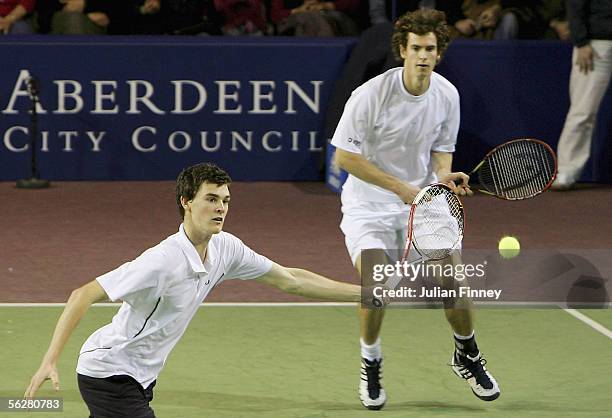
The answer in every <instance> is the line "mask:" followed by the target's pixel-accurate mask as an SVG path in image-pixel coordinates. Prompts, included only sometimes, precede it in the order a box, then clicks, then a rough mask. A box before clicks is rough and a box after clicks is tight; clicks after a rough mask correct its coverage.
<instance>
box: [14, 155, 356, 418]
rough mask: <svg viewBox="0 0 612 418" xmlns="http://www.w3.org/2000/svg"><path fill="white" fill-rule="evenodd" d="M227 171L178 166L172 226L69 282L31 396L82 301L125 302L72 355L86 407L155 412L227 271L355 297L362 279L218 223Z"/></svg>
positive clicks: (94, 412)
mask: <svg viewBox="0 0 612 418" xmlns="http://www.w3.org/2000/svg"><path fill="white" fill-rule="evenodd" d="M230 181H231V180H230V177H229V175H228V174H227V173H226V172H225V171H223V170H222V169H220V168H219V167H217V166H215V165H213V164H198V165H195V166H192V167H189V168H186V169H185V170H183V172H182V173H181V174H180V175H179V177H178V180H177V183H176V201H177V204H178V208H179V211H180V214H181V218H182V220H183V223H182V224H181V225H180V227H179V230H178V232H177V233H175V234H174V235H171V236H169V237H168V238H166V239H165V240H164V241H162V242H161V243H159V244H158V245H156V246H155V247H153V248H150V249H148V250H146V251H145V252H144V253H142V254H141V255H140V256H139V257H137V258H136V259H135V260H133V261H130V262H128V263H125V264H123V265H122V266H120V267H119V268H117V269H115V270H113V271H111V272H109V273H106V274H104V275H102V276H100V277H98V278H96V279H95V280H93V281H91V282H90V283H88V284H86V285H84V286H83V287H80V288H78V289H76V290H74V291H73V292H72V294H71V295H70V298H69V299H68V303H67V304H66V307H65V308H64V311H63V313H62V315H61V316H60V318H59V320H58V323H57V326H56V328H55V331H54V333H53V337H52V339H51V343H50V345H49V348H48V350H47V352H46V354H45V356H44V358H43V360H42V363H41V365H40V367H39V369H38V371H37V372H36V373H35V374H34V377H32V380H31V382H30V385H29V387H28V389H27V390H26V392H25V396H26V397H28V398H31V397H34V395H35V394H36V391H37V390H38V389H39V387H40V386H41V384H42V383H43V382H44V381H45V380H48V379H50V380H51V381H52V384H53V387H54V388H55V389H56V390H59V376H58V371H57V362H58V359H59V357H60V354H61V353H62V350H63V348H64V346H65V344H66V342H67V341H68V338H69V337H70V335H71V334H72V332H73V331H74V329H75V328H76V326H77V324H78V323H79V321H80V319H81V318H82V317H83V315H85V312H87V309H88V308H89V307H90V306H91V305H92V304H93V303H95V302H100V301H104V300H107V299H110V300H112V301H116V300H119V299H120V300H122V301H123V304H122V305H121V308H120V309H119V311H118V313H117V314H116V315H115V316H114V317H113V320H112V322H111V323H110V324H108V325H106V326H104V327H102V328H100V329H98V330H97V331H95V332H94V333H93V334H92V335H91V336H90V337H89V338H88V339H87V341H85V344H83V347H82V348H81V351H80V353H79V359H78V364H77V374H78V384H79V390H80V391H81V395H82V397H83V399H84V401H85V403H86V404H87V407H88V408H89V411H90V413H91V415H90V417H105V418H110V417H112V418H115V417H122V418H125V417H130V418H140V417H154V416H155V414H154V412H153V409H152V408H151V407H150V406H149V402H150V401H151V400H152V399H153V386H155V381H156V379H157V376H158V375H159V373H160V371H161V369H162V367H163V365H164V363H165V361H166V358H167V357H168V355H169V354H170V351H172V349H173V348H174V346H175V345H176V343H177V342H178V340H179V339H180V338H181V336H182V335H183V333H184V332H185V329H186V328H187V325H188V324H189V321H190V320H191V318H193V316H194V314H195V313H196V312H197V310H198V306H199V305H200V303H201V302H202V301H203V300H204V299H205V298H206V296H207V295H208V294H209V292H210V291H211V290H212V289H213V288H214V287H215V286H217V285H218V284H220V283H221V282H223V281H224V280H229V279H234V278H239V279H243V280H248V279H256V280H258V281H259V282H262V283H267V284H269V285H272V286H275V287H277V288H279V289H281V290H283V291H285V292H289V293H293V294H297V295H302V296H307V297H311V298H316V299H330V300H336V301H359V300H360V295H361V292H360V289H361V288H360V287H359V286H356V285H352V284H348V283H342V282H337V281H333V280H330V279H327V278H325V277H322V276H319V275H317V274H314V273H311V272H309V271H306V270H301V269H296V268H287V267H283V266H280V265H278V264H276V263H274V262H272V261H270V260H269V259H268V258H266V257H264V256H262V255H259V254H257V253H256V252H254V251H253V250H251V249H250V248H249V247H247V246H246V245H245V244H244V243H243V242H242V241H240V240H239V239H238V238H236V237H235V236H233V235H232V234H229V233H227V232H222V229H223V223H224V221H225V218H226V216H227V212H228V208H229V203H230V192H229V188H228V186H229V184H230Z"/></svg>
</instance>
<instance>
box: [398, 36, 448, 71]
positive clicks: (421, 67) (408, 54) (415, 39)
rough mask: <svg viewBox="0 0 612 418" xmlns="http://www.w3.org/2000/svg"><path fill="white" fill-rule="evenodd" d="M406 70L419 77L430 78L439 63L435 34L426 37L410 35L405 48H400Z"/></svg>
mask: <svg viewBox="0 0 612 418" xmlns="http://www.w3.org/2000/svg"><path fill="white" fill-rule="evenodd" d="M400 54H401V56H402V58H403V59H404V68H405V69H406V71H407V72H408V73H409V74H412V75H416V76H417V77H419V76H422V77H428V76H430V75H431V72H432V71H433V69H434V67H435V66H436V64H437V63H438V59H439V58H440V55H439V53H438V40H437V38H436V35H435V34H434V33H433V32H429V33H427V34H425V35H417V34H416V33H409V34H408V40H407V42H406V46H405V47H400Z"/></svg>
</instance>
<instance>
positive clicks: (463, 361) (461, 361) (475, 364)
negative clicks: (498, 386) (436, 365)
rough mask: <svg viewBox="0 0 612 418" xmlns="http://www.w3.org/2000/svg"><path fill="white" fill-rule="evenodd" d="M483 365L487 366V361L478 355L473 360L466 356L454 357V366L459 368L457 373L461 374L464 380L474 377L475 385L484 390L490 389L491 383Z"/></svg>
mask: <svg viewBox="0 0 612 418" xmlns="http://www.w3.org/2000/svg"><path fill="white" fill-rule="evenodd" d="M485 364H487V360H486V359H485V358H484V357H483V356H482V354H480V353H479V354H478V356H477V357H476V359H474V360H471V359H470V358H469V357H467V356H461V355H455V366H459V373H461V375H462V376H463V378H464V379H469V378H471V377H474V379H475V380H476V383H478V384H479V385H480V386H482V387H483V388H485V389H491V388H492V387H493V383H492V382H491V379H489V376H488V375H487V369H486V367H485Z"/></svg>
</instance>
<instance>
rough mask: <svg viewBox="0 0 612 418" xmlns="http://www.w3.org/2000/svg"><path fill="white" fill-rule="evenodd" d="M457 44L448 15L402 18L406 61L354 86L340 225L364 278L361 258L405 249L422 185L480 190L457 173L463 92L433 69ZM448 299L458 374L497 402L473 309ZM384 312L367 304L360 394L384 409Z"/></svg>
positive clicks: (347, 114)
mask: <svg viewBox="0 0 612 418" xmlns="http://www.w3.org/2000/svg"><path fill="white" fill-rule="evenodd" d="M448 42H449V29H448V27H447V25H446V22H445V15H444V13H443V12H440V11H437V10H428V9H422V10H418V11H415V12H412V13H408V14H405V15H403V16H401V17H400V18H399V19H398V20H397V22H396V23H395V29H394V34H393V37H392V47H393V49H394V53H395V54H396V56H397V58H398V59H399V58H401V59H402V60H403V63H404V65H403V67H400V68H394V69H391V70H389V71H387V72H385V73H383V74H381V75H379V76H377V77H374V78H373V79H371V80H369V81H367V82H366V83H364V84H363V85H361V86H360V87H359V88H357V89H356V90H355V91H353V93H352V95H351V97H350V98H349V100H348V101H347V103H346V106H345V108H344V113H343V115H342V117H341V119H340V122H339V124H338V127H337V129H336V131H335V133H334V136H333V138H332V144H333V145H334V146H336V148H337V151H336V164H338V165H339V166H340V167H341V168H343V169H345V170H346V171H347V172H348V173H349V176H348V180H347V181H346V183H345V184H344V186H343V189H342V213H343V218H342V222H341V224H340V228H341V229H342V232H343V233H344V235H345V242H346V246H347V249H348V252H349V255H350V257H351V261H352V262H353V264H354V266H355V267H356V269H357V271H358V272H359V274H360V276H361V277H362V279H363V278H364V277H365V276H364V274H365V275H366V276H367V275H369V274H371V272H369V271H365V266H362V264H361V252H362V250H365V249H378V251H377V253H376V254H377V255H376V254H375V255H373V256H371V257H370V256H369V257H368V259H370V258H372V257H373V258H378V259H379V260H380V261H379V262H380V263H385V262H388V260H389V258H388V254H387V253H386V251H385V250H391V249H401V248H403V246H404V242H405V238H406V233H407V231H406V230H405V228H406V223H407V220H408V213H409V210H410V207H409V205H408V204H410V203H412V201H413V199H414V198H415V196H416V195H417V194H418V192H419V190H420V188H421V187H424V186H425V185H428V184H431V183H434V182H442V183H445V184H447V185H448V186H450V187H451V189H452V190H453V191H454V192H455V193H457V194H458V195H466V194H472V192H471V191H470V189H469V187H467V186H465V185H467V184H468V181H469V177H468V176H467V175H466V174H465V173H461V172H452V171H451V165H452V157H453V152H454V150H455V143H456V140H457V132H458V130H459V93H458V92H457V89H456V88H455V87H454V86H453V85H452V84H451V83H450V82H449V81H448V80H446V79H445V78H444V77H442V76H441V75H439V74H437V73H435V72H434V71H433V70H434V67H435V66H436V64H437V63H438V62H439V61H440V59H441V57H442V54H443V53H444V51H445V50H446V48H447V46H448ZM458 185H459V186H458ZM370 261H372V260H370ZM372 262H373V261H372ZM377 264H378V263H377ZM362 270H364V271H362ZM445 302H447V303H445V310H446V317H447V319H448V321H449V323H450V325H451V327H452V329H453V330H454V337H455V338H454V341H455V352H454V354H453V357H452V360H451V366H452V368H453V371H454V372H455V373H456V374H457V375H458V376H461V377H463V378H464V379H466V380H467V382H468V383H469V385H470V387H471V389H472V391H473V392H474V394H475V395H476V396H478V397H479V398H480V399H483V400H486V401H489V400H493V399H496V398H497V397H498V396H499V393H500V392H499V387H498V385H497V383H496V381H495V379H494V378H493V377H492V376H491V374H490V373H489V372H488V371H487V370H486V368H485V367H484V365H485V360H484V359H483V357H482V355H481V354H480V351H479V349H478V347H477V345H476V340H475V336H474V330H473V326H472V310H471V308H470V307H466V306H461V308H459V307H458V306H457V305H454V304H453V303H452V302H453V301H445ZM468 306H471V304H468ZM383 315H384V310H382V309H367V308H364V307H363V306H361V307H360V312H359V316H360V327H361V339H360V342H361V357H362V362H361V382H360V385H359V394H360V398H361V402H362V404H363V405H364V406H365V407H366V408H368V409H374V410H376V409H381V408H382V407H383V406H384V404H385V402H386V399H387V396H386V393H385V391H384V389H383V386H382V382H381V372H382V359H383V356H382V349H381V341H380V338H379V334H380V328H381V324H382V320H383Z"/></svg>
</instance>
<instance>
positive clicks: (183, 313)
mask: <svg viewBox="0 0 612 418" xmlns="http://www.w3.org/2000/svg"><path fill="white" fill-rule="evenodd" d="M271 268H272V261H270V260H269V259H267V258H266V257H264V256H261V255H259V254H257V253H255V252H254V251H253V250H251V249H250V248H248V247H247V246H246V245H244V244H243V243H242V241H240V240H239V239H238V238H236V237H235V236H233V235H232V234H229V233H227V232H220V233H218V234H215V235H213V236H212V238H211V239H210V242H209V243H208V249H207V254H206V260H205V262H204V263H202V260H201V258H200V256H199V255H198V253H197V251H196V249H195V247H194V246H193V244H192V243H191V241H189V238H187V235H186V234H185V230H184V228H183V225H181V226H180V228H179V231H178V232H177V233H176V234H174V235H171V236H170V237H168V238H166V239H165V240H164V241H162V242H161V243H159V244H158V245H156V246H155V247H153V248H150V249H148V250H146V251H145V252H144V253H142V254H141V255H140V256H139V257H137V258H136V259H135V260H133V261H130V262H128V263H125V264H123V265H122V266H120V267H119V268H117V269H115V270H113V271H111V272H109V273H106V274H104V275H102V276H100V277H98V278H97V279H96V280H97V281H98V283H100V285H101V286H102V287H103V288H104V290H105V291H106V293H107V294H108V296H109V297H110V299H111V300H112V301H115V300H117V299H121V300H123V304H122V305H121V308H120V309H119V311H118V312H117V314H116V315H115V316H114V317H113V320H112V322H111V323H110V324H108V325H106V326H104V327H102V328H100V329H98V330H97V331H96V332H94V333H93V334H92V335H91V336H90V337H89V338H88V339H87V341H85V344H83V347H82V348H81V351H80V354H79V360H78V364H77V372H78V373H80V374H83V375H86V376H90V377H98V378H102V377H109V376H112V375H119V374H126V375H129V376H132V377H133V378H134V379H136V380H137V381H138V382H139V383H140V384H141V385H142V386H143V387H144V388H146V387H147V386H149V384H151V382H153V381H154V380H155V379H156V378H157V376H158V375H159V372H160V371H161V369H162V367H163V365H164V363H165V361H166V358H167V357H168V355H169V354H170V351H171V350H172V349H173V348H174V346H175V345H176V343H177V342H178V340H179V339H180V337H181V336H182V335H183V333H184V332H185V329H186V328H187V325H188V324H189V321H190V320H191V318H192V317H193V315H194V314H195V313H196V311H197V309H198V306H199V305H200V303H201V302H202V301H203V300H204V299H205V298H206V296H207V295H208V293H209V292H210V291H211V290H212V288H213V287H215V286H216V285H217V284H219V283H221V282H222V281H224V280H227V279H233V278H240V279H254V278H257V277H260V276H262V275H264V274H265V273H267V272H268V271H270V269H271Z"/></svg>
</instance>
